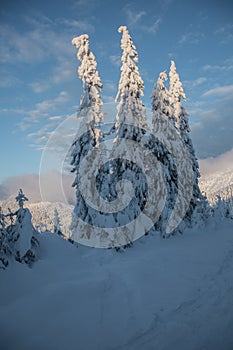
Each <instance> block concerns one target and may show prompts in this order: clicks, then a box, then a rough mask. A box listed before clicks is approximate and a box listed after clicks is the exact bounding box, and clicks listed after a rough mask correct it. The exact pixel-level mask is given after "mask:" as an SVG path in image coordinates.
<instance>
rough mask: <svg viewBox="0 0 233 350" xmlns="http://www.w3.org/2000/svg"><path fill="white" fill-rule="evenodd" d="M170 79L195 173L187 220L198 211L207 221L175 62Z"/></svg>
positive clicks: (172, 99) (175, 110) (173, 102)
mask: <svg viewBox="0 0 233 350" xmlns="http://www.w3.org/2000/svg"><path fill="white" fill-rule="evenodd" d="M169 77H170V89H169V95H170V104H171V108H172V112H173V118H174V121H175V126H176V128H177V130H178V132H179V134H180V136H181V139H182V140H183V142H184V144H185V145H186V147H187V149H188V152H189V155H190V159H191V161H192V167H193V173H194V178H193V194H192V198H191V201H190V206H189V210H188V211H187V214H186V219H188V221H190V222H191V221H192V214H193V212H194V210H197V211H198V212H199V214H200V217H202V218H203V219H204V220H205V216H206V213H207V212H208V203H207V200H206V198H205V197H204V196H203V195H202V193H201V190H200V188H199V185H198V179H199V177H200V172H199V165H198V161H197V158H196V155H195V150H194V147H193V143H192V140H191V137H190V128H189V123H188V113H187V112H186V110H185V108H184V107H183V103H182V99H183V101H186V95H185V93H184V90H183V86H182V83H181V81H180V77H179V74H178V73H177V71H176V65H175V62H174V61H171V67H170V72H169ZM203 201H204V203H203Z"/></svg>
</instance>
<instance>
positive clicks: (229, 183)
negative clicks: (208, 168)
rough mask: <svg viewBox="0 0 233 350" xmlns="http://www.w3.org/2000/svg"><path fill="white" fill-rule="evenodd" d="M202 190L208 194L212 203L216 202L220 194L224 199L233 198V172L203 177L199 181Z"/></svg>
mask: <svg viewBox="0 0 233 350" xmlns="http://www.w3.org/2000/svg"><path fill="white" fill-rule="evenodd" d="M199 184H200V188H201V190H202V191H203V192H205V193H206V195H207V198H208V200H209V201H210V203H215V202H216V196H217V194H219V195H220V196H221V197H222V198H224V199H225V198H226V199H227V198H229V197H232V196H233V170H228V171H224V172H220V171H219V172H214V173H211V174H208V175H204V176H201V178H200V180H199Z"/></svg>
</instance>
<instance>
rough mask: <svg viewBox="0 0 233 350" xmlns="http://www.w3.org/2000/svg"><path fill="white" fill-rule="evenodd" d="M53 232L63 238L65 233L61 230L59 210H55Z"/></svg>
mask: <svg viewBox="0 0 233 350" xmlns="http://www.w3.org/2000/svg"><path fill="white" fill-rule="evenodd" d="M53 232H54V233H56V234H57V235H59V236H62V237H63V233H62V230H61V223H60V218H59V214H58V210H57V208H55V209H54V219H53Z"/></svg>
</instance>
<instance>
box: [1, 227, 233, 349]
mask: <svg viewBox="0 0 233 350" xmlns="http://www.w3.org/2000/svg"><path fill="white" fill-rule="evenodd" d="M232 227H233V225H232V220H225V221H223V222H222V223H220V224H219V226H218V227H216V226H213V225H209V226H208V227H207V228H205V229H203V230H202V231H201V230H199V231H198V230H190V231H186V233H185V234H184V235H182V236H181V235H180V236H175V237H172V238H170V239H162V238H160V237H159V235H157V234H156V233H154V234H150V235H148V236H146V237H143V238H141V239H140V240H138V241H136V242H135V243H134V245H133V247H132V248H129V249H126V250H125V251H124V252H116V251H115V250H112V249H109V250H106V249H94V248H87V247H84V246H79V247H78V248H77V247H75V246H74V245H71V244H70V243H69V242H67V241H66V240H64V239H62V238H60V237H59V236H57V235H53V234H49V233H42V234H41V235H40V250H39V260H38V261H37V262H35V263H34V265H33V267H32V268H29V267H27V266H26V265H23V264H19V263H17V262H15V263H12V264H10V266H9V267H8V268H7V269H6V270H2V271H0V280H1V288H0V315H1V317H0V348H1V349H4V350H11V349H17V350H21V349H22V350H29V349H30V350H31V349H34V350H42V349H43V350H47V349H48V350H55V349H56V350H60V349H61V350H64V349H70V350H73V349H75V350H76V349H81V350H131V349H132V350H139V349H140V350H155V349H156V350H171V349H172V350H174V349H179V350H183V349H184V350H194V349H195V350H201V349H202V350H209V349H211V350H215V349H216V350H219V349H221V350H231V349H233V331H232V330H233V230H232Z"/></svg>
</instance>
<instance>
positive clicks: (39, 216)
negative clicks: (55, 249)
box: [0, 198, 73, 237]
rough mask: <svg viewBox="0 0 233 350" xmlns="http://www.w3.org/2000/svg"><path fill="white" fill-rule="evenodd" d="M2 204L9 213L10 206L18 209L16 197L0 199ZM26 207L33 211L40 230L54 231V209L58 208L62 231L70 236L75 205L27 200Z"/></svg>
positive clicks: (36, 225)
mask: <svg viewBox="0 0 233 350" xmlns="http://www.w3.org/2000/svg"><path fill="white" fill-rule="evenodd" d="M0 206H1V207H2V208H3V211H4V212H5V213H7V210H8V208H11V209H12V210H17V209H18V207H17V203H16V202H15V199H14V198H9V199H7V200H4V201H0ZM25 207H27V208H29V210H30V211H31V213H32V223H33V225H34V226H35V227H36V228H37V229H38V230H39V231H42V232H43V231H45V230H46V229H47V230H49V231H53V225H54V209H55V208H57V211H58V215H59V218H60V222H61V229H62V233H63V234H64V235H65V236H66V237H70V229H69V226H70V223H71V216H72V211H73V206H72V205H68V204H64V203H60V202H36V203H30V201H29V202H26V203H25Z"/></svg>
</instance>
